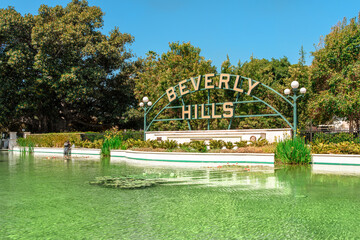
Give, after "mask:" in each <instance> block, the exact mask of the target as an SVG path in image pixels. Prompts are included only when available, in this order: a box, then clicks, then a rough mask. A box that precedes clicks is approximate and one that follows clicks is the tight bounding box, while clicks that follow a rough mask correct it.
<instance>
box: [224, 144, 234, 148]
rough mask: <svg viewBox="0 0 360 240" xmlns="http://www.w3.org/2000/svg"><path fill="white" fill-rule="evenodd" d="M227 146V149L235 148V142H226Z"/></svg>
mask: <svg viewBox="0 0 360 240" xmlns="http://www.w3.org/2000/svg"><path fill="white" fill-rule="evenodd" d="M225 147H226V149H233V148H234V144H233V143H232V142H226V143H225Z"/></svg>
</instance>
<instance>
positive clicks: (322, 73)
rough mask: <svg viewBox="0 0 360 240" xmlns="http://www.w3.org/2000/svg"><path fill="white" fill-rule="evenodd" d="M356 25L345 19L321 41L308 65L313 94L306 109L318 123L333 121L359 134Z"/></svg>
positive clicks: (359, 64) (358, 27) (359, 36)
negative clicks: (342, 121) (348, 125)
mask: <svg viewBox="0 0 360 240" xmlns="http://www.w3.org/2000/svg"><path fill="white" fill-rule="evenodd" d="M359 45H360V22H359V19H358V20H356V18H353V19H351V20H350V22H349V23H348V22H347V20H346V18H344V20H343V21H342V22H341V23H338V24H337V25H336V26H334V27H333V28H332V30H331V32H330V33H329V34H328V35H326V36H325V38H324V39H322V40H321V41H320V43H319V45H318V48H317V50H316V51H315V52H313V53H312V55H313V56H314V60H313V62H312V65H311V82H312V90H313V92H314V96H313V100H312V103H311V104H310V105H309V109H310V111H309V112H310V113H312V118H313V119H314V121H317V122H318V123H325V122H326V121H331V120H333V119H334V117H338V118H342V119H345V120H347V121H349V123H350V130H351V131H352V130H353V129H354V128H355V127H356V128H357V129H358V130H360V82H359V77H360V48H359Z"/></svg>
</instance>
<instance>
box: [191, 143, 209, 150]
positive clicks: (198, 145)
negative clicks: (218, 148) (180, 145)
mask: <svg viewBox="0 0 360 240" xmlns="http://www.w3.org/2000/svg"><path fill="white" fill-rule="evenodd" d="M190 147H191V148H193V149H194V150H195V151H197V152H207V146H206V144H205V142H204V141H192V142H191V143H190Z"/></svg>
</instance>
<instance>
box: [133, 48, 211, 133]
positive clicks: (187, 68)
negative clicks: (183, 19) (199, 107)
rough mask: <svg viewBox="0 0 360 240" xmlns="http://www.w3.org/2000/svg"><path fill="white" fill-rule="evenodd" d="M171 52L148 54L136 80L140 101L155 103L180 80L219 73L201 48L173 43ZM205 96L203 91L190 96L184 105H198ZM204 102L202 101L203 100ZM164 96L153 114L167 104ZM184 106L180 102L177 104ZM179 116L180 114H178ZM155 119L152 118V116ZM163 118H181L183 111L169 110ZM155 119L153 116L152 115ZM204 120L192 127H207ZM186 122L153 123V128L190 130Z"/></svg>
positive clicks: (196, 122)
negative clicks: (206, 58) (143, 98)
mask: <svg viewBox="0 0 360 240" xmlns="http://www.w3.org/2000/svg"><path fill="white" fill-rule="evenodd" d="M169 47H170V50H169V51H168V52H166V53H163V54H162V55H161V56H159V55H158V54H156V53H155V52H153V51H150V52H148V54H147V57H146V58H145V59H142V70H141V71H140V72H138V77H137V79H136V81H135V89H134V93H135V95H136V97H137V99H138V102H140V101H141V99H142V97H143V96H147V97H149V99H150V100H151V101H153V102H155V101H156V100H157V99H158V98H159V97H160V96H161V95H162V94H164V93H165V91H166V89H168V88H169V87H172V86H174V85H176V84H178V83H179V82H180V81H182V80H185V79H189V78H190V77H196V76H198V75H203V74H206V73H214V72H216V68H215V67H214V66H212V64H211V61H210V60H205V58H204V57H202V56H201V55H200V52H201V50H200V48H197V47H194V46H192V45H191V44H190V43H179V42H174V43H170V44H169ZM204 95H206V93H204V92H197V93H195V94H191V99H190V98H188V97H184V101H185V103H187V104H189V103H190V102H191V101H192V102H196V101H197V100H199V99H202V98H203V97H204ZM200 101H202V102H203V100H200ZM167 102H168V101H167V98H166V97H165V98H164V99H163V100H162V101H160V102H159V103H158V104H157V106H156V108H155V109H154V111H152V114H154V113H155V112H157V111H159V110H160V109H161V108H162V107H163V106H165V104H166V103H167ZM176 103H178V105H181V102H176ZM179 114H180V115H179ZM151 116H152V115H151ZM163 116H167V117H170V116H172V117H174V116H176V117H181V111H178V110H171V109H169V110H167V111H166V112H164V114H163ZM152 117H153V116H152ZM205 125H206V123H205V121H193V122H191V126H192V128H193V129H203V128H205ZM187 128H188V125H187V123H186V121H176V122H175V121H174V122H169V123H164V122H161V123H159V122H158V123H157V124H154V128H153V129H159V130H165V129H167V130H170V129H184V130H185V129H187Z"/></svg>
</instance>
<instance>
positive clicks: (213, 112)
mask: <svg viewBox="0 0 360 240" xmlns="http://www.w3.org/2000/svg"><path fill="white" fill-rule="evenodd" d="M211 117H212V118H221V115H216V104H215V103H213V104H212V112H211Z"/></svg>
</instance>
